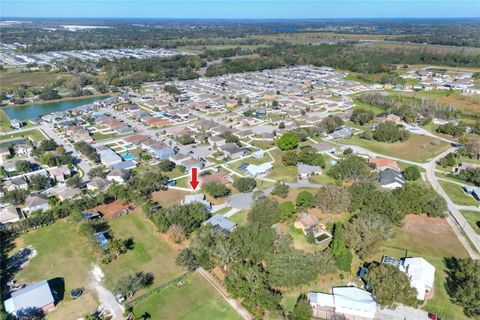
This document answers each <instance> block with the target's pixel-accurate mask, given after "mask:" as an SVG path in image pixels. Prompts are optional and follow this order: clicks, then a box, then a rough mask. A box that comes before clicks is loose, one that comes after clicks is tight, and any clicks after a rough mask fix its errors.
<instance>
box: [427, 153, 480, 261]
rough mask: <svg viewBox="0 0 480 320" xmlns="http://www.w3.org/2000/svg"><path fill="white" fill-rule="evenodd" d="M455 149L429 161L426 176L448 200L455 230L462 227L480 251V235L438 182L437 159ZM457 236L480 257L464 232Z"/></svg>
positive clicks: (477, 257)
mask: <svg viewBox="0 0 480 320" xmlns="http://www.w3.org/2000/svg"><path fill="white" fill-rule="evenodd" d="M453 151H455V148H453V147H452V148H449V149H448V150H446V151H444V152H442V153H441V154H439V155H438V156H436V157H435V158H434V159H432V160H431V161H430V162H428V163H427V164H426V165H425V169H426V177H427V180H428V181H429V182H430V184H431V185H432V187H433V189H435V191H436V192H437V193H438V194H439V195H440V196H441V197H442V198H444V199H445V201H446V202H447V206H448V211H449V212H450V214H451V215H452V217H453V219H454V221H455V222H456V224H454V223H450V225H451V226H452V228H453V229H454V231H455V229H456V228H457V227H460V228H461V229H463V232H464V233H465V234H466V235H467V237H468V238H469V239H470V242H471V243H472V244H473V245H474V246H475V248H476V249H477V251H479V252H480V237H479V236H478V234H477V233H476V232H475V231H474V230H473V228H472V227H471V226H470V224H469V223H468V222H467V220H466V219H465V218H464V217H463V215H462V213H461V212H460V208H459V206H458V205H456V204H455V203H453V201H452V200H451V199H450V197H449V196H448V194H447V193H446V192H445V191H444V190H443V189H442V186H441V185H440V183H438V178H437V177H436V176H435V167H436V166H437V161H438V160H439V159H441V158H443V157H445V156H446V155H447V154H449V153H450V152H453ZM448 221H450V222H453V221H451V220H448ZM457 238H458V239H459V240H460V242H462V244H463V245H464V247H465V248H466V249H467V251H468V253H469V254H470V256H471V257H472V258H473V259H480V256H479V255H478V254H477V253H476V252H475V251H473V250H472V249H471V247H470V245H469V244H468V242H467V241H466V239H465V238H464V237H463V235H462V234H458V233H457Z"/></svg>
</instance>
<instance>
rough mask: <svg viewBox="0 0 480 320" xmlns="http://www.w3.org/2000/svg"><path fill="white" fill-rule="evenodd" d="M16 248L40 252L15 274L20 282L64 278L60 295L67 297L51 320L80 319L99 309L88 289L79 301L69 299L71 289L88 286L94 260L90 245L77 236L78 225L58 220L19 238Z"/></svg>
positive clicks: (54, 311) (49, 317) (53, 313)
mask: <svg viewBox="0 0 480 320" xmlns="http://www.w3.org/2000/svg"><path fill="white" fill-rule="evenodd" d="M16 246H17V248H16V249H14V251H16V250H18V249H20V248H23V247H26V246H31V247H32V248H34V249H35V250H37V256H35V257H33V258H32V259H31V260H30V262H29V264H28V265H27V266H26V267H25V268H24V269H23V270H21V271H20V272H19V273H18V274H17V275H16V280H17V281H18V282H19V283H33V282H37V281H40V280H51V279H54V278H63V279H64V283H65V292H64V293H63V292H59V293H60V294H62V293H63V294H64V298H63V300H62V301H60V303H59V304H58V305H57V306H56V308H55V310H53V311H52V312H50V313H48V317H47V318H48V319H59V320H63V319H77V318H80V317H81V316H82V315H84V314H86V313H88V312H91V311H94V310H95V309H96V307H97V305H98V303H97V301H96V298H95V297H94V294H93V293H92V292H90V291H88V290H85V291H84V293H83V294H82V296H81V297H80V298H78V299H76V300H72V299H71V298H70V297H69V292H70V290H72V289H74V288H82V287H83V288H86V287H87V284H88V281H89V277H90V268H91V265H92V264H93V263H94V261H95V259H94V257H93V255H92V254H91V252H90V249H89V248H90V247H89V244H88V243H87V242H86V240H85V239H83V237H82V236H80V235H79V234H78V232H77V230H76V225H75V224H71V223H66V222H62V221H59V222H57V223H55V224H53V225H51V226H48V227H44V228H41V229H38V230H35V231H31V232H29V233H27V234H24V235H22V236H20V237H19V238H18V239H17V242H16Z"/></svg>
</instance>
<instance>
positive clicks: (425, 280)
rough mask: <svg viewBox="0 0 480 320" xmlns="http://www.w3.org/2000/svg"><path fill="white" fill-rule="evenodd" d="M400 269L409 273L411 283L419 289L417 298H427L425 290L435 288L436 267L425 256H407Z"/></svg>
mask: <svg viewBox="0 0 480 320" xmlns="http://www.w3.org/2000/svg"><path fill="white" fill-rule="evenodd" d="M400 270H402V271H403V272H405V273H407V274H408V277H409V278H410V285H411V286H412V287H413V288H415V289H417V299H419V300H425V290H426V289H431V288H433V283H434V279H435V267H434V266H433V265H431V264H430V263H429V262H428V261H427V260H425V259H423V258H405V259H404V262H403V266H402V268H401V269H400Z"/></svg>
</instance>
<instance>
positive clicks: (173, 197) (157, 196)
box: [152, 178, 190, 207]
mask: <svg viewBox="0 0 480 320" xmlns="http://www.w3.org/2000/svg"><path fill="white" fill-rule="evenodd" d="M187 179H188V178H187ZM177 183H178V181H177ZM187 183H188V182H187ZM187 194H190V192H188V191H182V190H175V189H168V190H162V191H157V192H154V193H152V200H153V201H155V202H159V203H160V204H161V205H162V206H165V207H171V206H173V205H174V204H180V202H181V201H182V200H183V198H185V196H186V195H187Z"/></svg>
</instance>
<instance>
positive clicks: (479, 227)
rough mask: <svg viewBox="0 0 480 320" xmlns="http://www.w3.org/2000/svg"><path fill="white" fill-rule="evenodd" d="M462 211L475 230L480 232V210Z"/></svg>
mask: <svg viewBox="0 0 480 320" xmlns="http://www.w3.org/2000/svg"><path fill="white" fill-rule="evenodd" d="M461 212H462V215H463V216H464V217H465V219H466V220H467V221H468V223H469V224H470V225H471V226H472V228H473V230H475V232H476V233H478V234H480V211H470V210H461Z"/></svg>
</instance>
